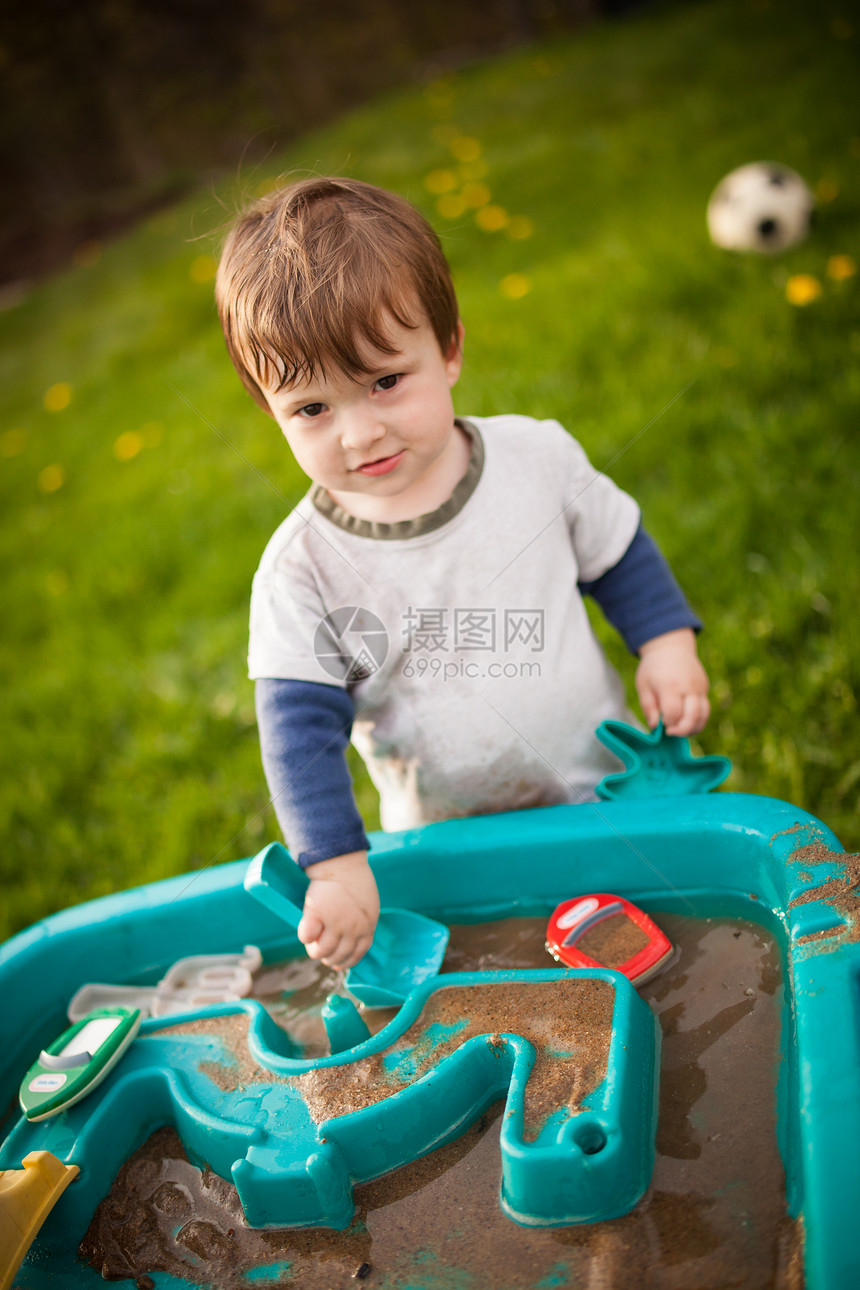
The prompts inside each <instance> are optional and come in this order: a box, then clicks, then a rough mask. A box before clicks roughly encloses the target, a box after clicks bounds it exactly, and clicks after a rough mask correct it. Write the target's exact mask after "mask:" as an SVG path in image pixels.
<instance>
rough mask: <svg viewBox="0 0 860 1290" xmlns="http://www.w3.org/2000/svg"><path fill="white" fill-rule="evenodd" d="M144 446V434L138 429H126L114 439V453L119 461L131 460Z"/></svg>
mask: <svg viewBox="0 0 860 1290" xmlns="http://www.w3.org/2000/svg"><path fill="white" fill-rule="evenodd" d="M142 447H143V435H140V434H138V433H137V431H136V430H126V431H124V432H123V434H121V435H119V436H118V437H117V438H116V439H114V443H113V455H114V456H115V457H116V459H117V461H131V459H132V457H136V456H137V454H138V453H139V452H140V450H141V448H142Z"/></svg>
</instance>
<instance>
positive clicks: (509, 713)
mask: <svg viewBox="0 0 860 1290" xmlns="http://www.w3.org/2000/svg"><path fill="white" fill-rule="evenodd" d="M216 297H217V301H218V309H219V314H220V318H221V323H222V326H223V329H224V335H225V338H226V342H227V348H228V350H229V353H230V356H231V358H232V360H233V362H234V364H235V366H236V369H237V371H238V373H239V375H240V377H241V379H242V381H243V382H244V384H245V386H246V387H247V389H248V390H249V391H250V393H251V395H252V397H253V398H254V399H255V400H256V401H257V403H259V404H260V406H261V407H262V408H263V410H264V411H265V412H267V413H268V414H269V415H270V416H272V417H274V419H275V421H276V422H277V423H278V425H279V426H280V428H281V430H282V431H283V433H284V436H285V437H286V440H287V443H288V445H289V447H290V449H291V450H292V452H293V455H294V457H295V459H296V461H297V462H298V464H299V466H300V467H301V468H302V470H303V471H304V472H305V474H307V475H308V476H309V478H310V479H311V481H312V485H313V486H312V488H311V490H310V492H309V493H308V494H307V495H306V496H305V497H304V498H303V500H302V501H301V502H300V503H299V505H298V506H297V507H296V508H295V510H294V511H293V512H292V513H291V514H290V515H289V516H288V517H287V518H286V519H285V520H284V521H283V523H282V524H281V525H280V527H279V528H278V529H277V531H276V533H275V534H274V536H273V537H272V539H271V541H270V542H269V544H268V546H267V548H266V550H265V553H264V555H263V557H262V561H261V563H260V567H259V569H258V571H257V574H256V577H255V579H254V586H253V592H252V597H251V639H250V654H249V672H250V675H251V677H252V678H253V679H254V680H255V681H256V696H257V712H258V720H259V729H260V741H261V748H262V757H263V765H264V768H265V772H266V777H267V780H268V783H269V788H270V791H271V794H272V799H273V802H274V805H275V810H276V812H277V815H278V819H279V821H280V824H281V827H282V828H283V831H284V835H285V837H286V839H287V843H288V845H289V846H290V847H291V849H292V853H293V855H294V856H295V858H296V860H297V861H298V863H299V864H300V865H302V866H303V867H307V868H308V871H309V872H308V876H309V878H310V886H309V888H308V891H307V895H306V899H305V905H304V914H303V918H302V921H301V924H300V926H299V938H300V939H301V940H302V942H303V943H304V945H305V947H306V949H307V952H308V954H309V955H310V956H311V957H312V958H318V959H321V960H322V961H323V962H324V963H327V964H329V965H330V966H333V967H338V968H346V967H350V966H351V965H353V964H354V963H356V962H357V961H358V960H359V959H360V958H361V957H362V955H363V954H364V953H365V952H366V950H367V949H368V947H369V945H370V943H371V940H372V938H373V932H374V929H375V926H376V921H377V918H378V914H379V898H378V895H377V891H376V884H375V881H374V878H373V875H372V873H371V870H370V867H369V865H368V862H367V847H368V842H367V838H366V836H365V833H364V828H363V825H362V821H361V819H360V817H359V814H358V811H357V809H356V806H355V801H354V798H353V794H352V785H351V781H350V777H349V771H348V769H347V764H346V759H345V751H346V747H347V744H348V741H349V739H350V737H352V738H353V740H354V743H355V745H356V747H357V748H358V750H359V752H360V753H361V755H362V757H363V758H364V760H365V762H366V763H367V766H368V769H369V771H370V774H371V777H372V778H373V780H374V782H375V784H376V786H377V788H378V789H379V793H380V809H381V819H382V824H383V827H384V828H385V829H402V828H408V827H411V826H413V825H418V824H421V823H423V822H425V821H428V820H438V819H444V818H448V817H452V816H463V815H476V814H482V813H486V812H491V811H503V810H514V809H518V808H521V807H527V806H538V805H546V804H551V803H558V802H579V801H588V800H594V793H593V790H594V787H595V785H596V784H597V783H598V781H599V780H600V779H601V778H602V777H603V775H604V774H606V773H607V771H610V770H614V769H618V763H617V761H616V760H615V759H614V758H613V757H612V756H611V755H610V754H609V753H607V751H606V750H605V749H604V748H603V746H602V745H601V744H600V743H599V741H598V740H596V738H595V736H594V731H595V728H596V727H597V726H598V725H599V723H600V722H601V721H603V720H605V719H606V718H611V717H614V718H622V719H628V720H629V719H630V717H629V713H628V712H627V709H626V705H625V698H624V693H623V687H622V684H621V681H620V678H619V677H618V675H617V674H616V673H615V671H614V670H613V669H612V668H611V667H610V665H609V663H608V661H607V660H606V658H605V656H604V653H603V651H602V649H601V647H600V645H599V644H598V642H597V640H596V638H595V636H594V634H593V632H592V630H591V628H590V625H589V622H588V617H587V615H586V611H585V606H584V604H583V600H582V595H583V593H586V594H589V595H591V596H592V597H593V598H594V599H595V600H596V601H597V602H598V603H599V604H600V606H601V608H602V609H603V611H604V613H605V614H606V615H607V617H608V618H609V620H610V621H611V622H612V623H613V624H614V625H615V626H616V627H617V628H618V630H619V631H620V632H621V634H622V636H623V637H624V639H625V641H626V643H627V645H628V646H629V648H630V649H631V650H633V651H634V652H636V653H638V655H639V658H640V662H639V665H638V670H637V673H636V689H637V693H638V696H639V700H640V702H641V704H642V708H643V711H644V713H645V717H646V719H647V721H648V723H649V725H651V726H654V725H656V723H657V721H658V719H659V717H660V715H662V716H663V718H664V721H665V723H666V728H667V730H668V731H669V733H670V734H679V735H688V734H693V733H695V732H697V731H699V730H701V729H702V727H703V726H704V724H705V722H706V721H707V718H708V713H709V709H708V699H707V690H708V681H707V677H706V675H705V672H704V669H703V668H702V665H701V663H700V662H699V660H698V658H697V655H696V645H695V634H694V633H695V631H696V630H697V629H698V628H699V627H700V624H699V622H698V620H697V619H696V617H695V615H694V614H693V613H692V612H691V610H690V608H689V606H688V605H687V603H686V601H685V600H684V597H683V595H682V594H681V592H680V590H679V588H678V586H677V584H676V583H675V581H674V579H673V578H672V575H671V573H670V572H669V570H668V568H667V566H666V564H665V562H664V560H663V558H662V556H661V555H660V554H659V552H658V551H657V549H656V547H655V546H654V543H653V542H652V541H651V539H650V538H649V537H648V536H647V534H646V533H645V532H644V530H643V529H642V527H641V525H640V519H639V509H638V507H637V505H636V503H635V502H634V501H633V499H632V498H631V497H629V496H628V495H627V494H626V493H623V492H622V491H621V490H620V489H619V488H617V487H616V486H615V485H614V484H613V483H612V482H611V481H610V480H609V479H607V478H606V476H604V475H601V474H599V473H598V472H597V471H595V470H594V469H593V468H592V467H591V465H590V464H589V462H588V460H587V458H586V456H585V454H584V452H583V450H582V449H581V448H580V446H579V445H578V444H577V443H576V441H575V440H574V439H572V438H571V437H570V436H569V435H568V434H567V433H566V432H565V431H564V430H563V429H562V427H561V426H560V425H559V424H558V423H557V422H554V421H535V420H533V419H531V418H528V417H524V416H499V417H489V418H478V417H469V418H467V419H463V418H455V415H454V409H453V403H452V395H451V391H452V389H453V387H454V385H455V384H456V381H457V378H458V376H459V374H460V368H461V364H462V356H463V325H462V323H461V322H460V319H459V315H458V311H457V302H456V297H455V295H454V289H453V286H452V283H451V278H450V273H449V269H448V265H447V262H446V260H445V257H444V255H443V254H442V251H441V248H440V244H439V241H438V239H437V238H436V236H435V234H434V233H433V231H432V229H431V228H430V226H429V225H428V224H427V223H426V221H425V220H424V218H423V217H422V216H421V215H420V214H419V213H418V212H417V211H416V210H415V209H414V208H413V207H412V206H411V205H410V204H409V203H408V202H406V201H405V200H403V199H402V198H400V197H398V196H396V195H394V194H392V193H388V192H385V191H383V190H381V189H378V188H375V187H372V186H370V185H368V184H363V183H360V182H358V181H356V180H350V179H331V178H320V179H308V180H304V181H301V182H298V183H294V184H292V185H290V186H289V187H287V188H284V189H282V190H281V191H278V192H276V193H273V194H270V195H269V196H267V197H265V198H263V199H262V200H261V201H260V202H258V203H257V204H256V205H255V206H253V207H252V208H251V209H250V210H249V211H247V212H246V213H245V214H244V215H243V216H241V217H240V218H239V219H238V221H237V222H236V223H235V225H234V227H233V229H232V231H231V232H230V234H229V236H228V238H227V241H226V244H225V247H224V251H223V254H222V258H221V263H220V266H219V270H218V279H217V284H216Z"/></svg>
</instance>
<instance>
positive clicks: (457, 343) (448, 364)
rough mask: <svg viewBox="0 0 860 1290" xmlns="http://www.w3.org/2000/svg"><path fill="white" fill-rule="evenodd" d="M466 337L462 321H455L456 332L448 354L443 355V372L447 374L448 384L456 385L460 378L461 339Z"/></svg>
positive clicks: (461, 362) (461, 359)
mask: <svg viewBox="0 0 860 1290" xmlns="http://www.w3.org/2000/svg"><path fill="white" fill-rule="evenodd" d="M465 335H466V329H465V327H464V326H463V320H462V319H461V318H458V319H457V330H456V331H455V332H454V335H453V336H452V337H451V345H450V348H449V350H448V353H447V354H446V355H445V370H446V372H447V374H448V384H449V385H450V386H453V385H456V384H457V381H458V379H459V376H460V369H461V368H462V366H463V339H464V337H465Z"/></svg>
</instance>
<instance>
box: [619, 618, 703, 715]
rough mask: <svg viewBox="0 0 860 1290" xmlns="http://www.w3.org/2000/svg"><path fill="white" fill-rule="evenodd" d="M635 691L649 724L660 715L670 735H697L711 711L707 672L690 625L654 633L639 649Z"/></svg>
mask: <svg viewBox="0 0 860 1290" xmlns="http://www.w3.org/2000/svg"><path fill="white" fill-rule="evenodd" d="M636 693H637V694H638V695H639V702H640V703H641V704H642V711H643V712H644V714H645V720H646V721H647V722H648V725H649V727H650V728H651V729H652V730H653V728H654V727H655V726H656V725H657V722H658V721H659V720H660V717H661V716H662V718H663V723H664V726H665V729H666V734H667V735H695V734H698V733H699V731H700V730H703V729H704V728H705V724H706V723H707V720H708V717H709V716H710V714H711V705H710V703H709V702H708V674H707V672H706V671H705V669H704V668H703V667H702V664H701V663H700V662H699V656H698V654H697V653H696V637H695V633H694V632H693V631H691V630H690V628H688V627H684V628H681V629H680V630H678V631H674V632H666V633H665V635H663V636H655V637H654V638H653V640H650V641H646V643H645V644H644V645H643V646H642V648H641V649H640V650H639V666H638V668H637V669H636Z"/></svg>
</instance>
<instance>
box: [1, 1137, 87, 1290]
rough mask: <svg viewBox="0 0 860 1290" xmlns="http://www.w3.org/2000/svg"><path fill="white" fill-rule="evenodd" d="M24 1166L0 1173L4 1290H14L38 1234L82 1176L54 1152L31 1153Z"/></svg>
mask: <svg viewBox="0 0 860 1290" xmlns="http://www.w3.org/2000/svg"><path fill="white" fill-rule="evenodd" d="M22 1165H23V1168H21V1169H2V1170H0V1290H10V1287H11V1285H12V1279H13V1277H14V1276H15V1273H16V1272H17V1271H18V1268H19V1267H20V1266H21V1262H22V1260H23V1258H24V1255H25V1254H26V1253H27V1251H28V1250H29V1248H30V1246H31V1245H32V1243H33V1240H34V1239H35V1236H36V1233H37V1232H38V1230H39V1228H40V1227H41V1226H42V1224H43V1223H44V1221H45V1219H46V1218H47V1217H48V1214H50V1212H51V1210H52V1209H53V1207H54V1205H55V1204H56V1203H57V1201H58V1200H59V1198H60V1196H62V1194H63V1192H64V1191H65V1190H66V1188H67V1187H68V1185H69V1183H70V1182H71V1181H72V1180H73V1179H74V1178H77V1176H78V1174H79V1173H80V1170H79V1169H78V1166H77V1165H64V1164H63V1162H62V1160H58V1159H57V1157H56V1156H55V1155H53V1154H52V1152H50V1151H31V1152H30V1153H29V1155H26V1156H25V1157H24V1159H23V1161H22Z"/></svg>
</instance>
